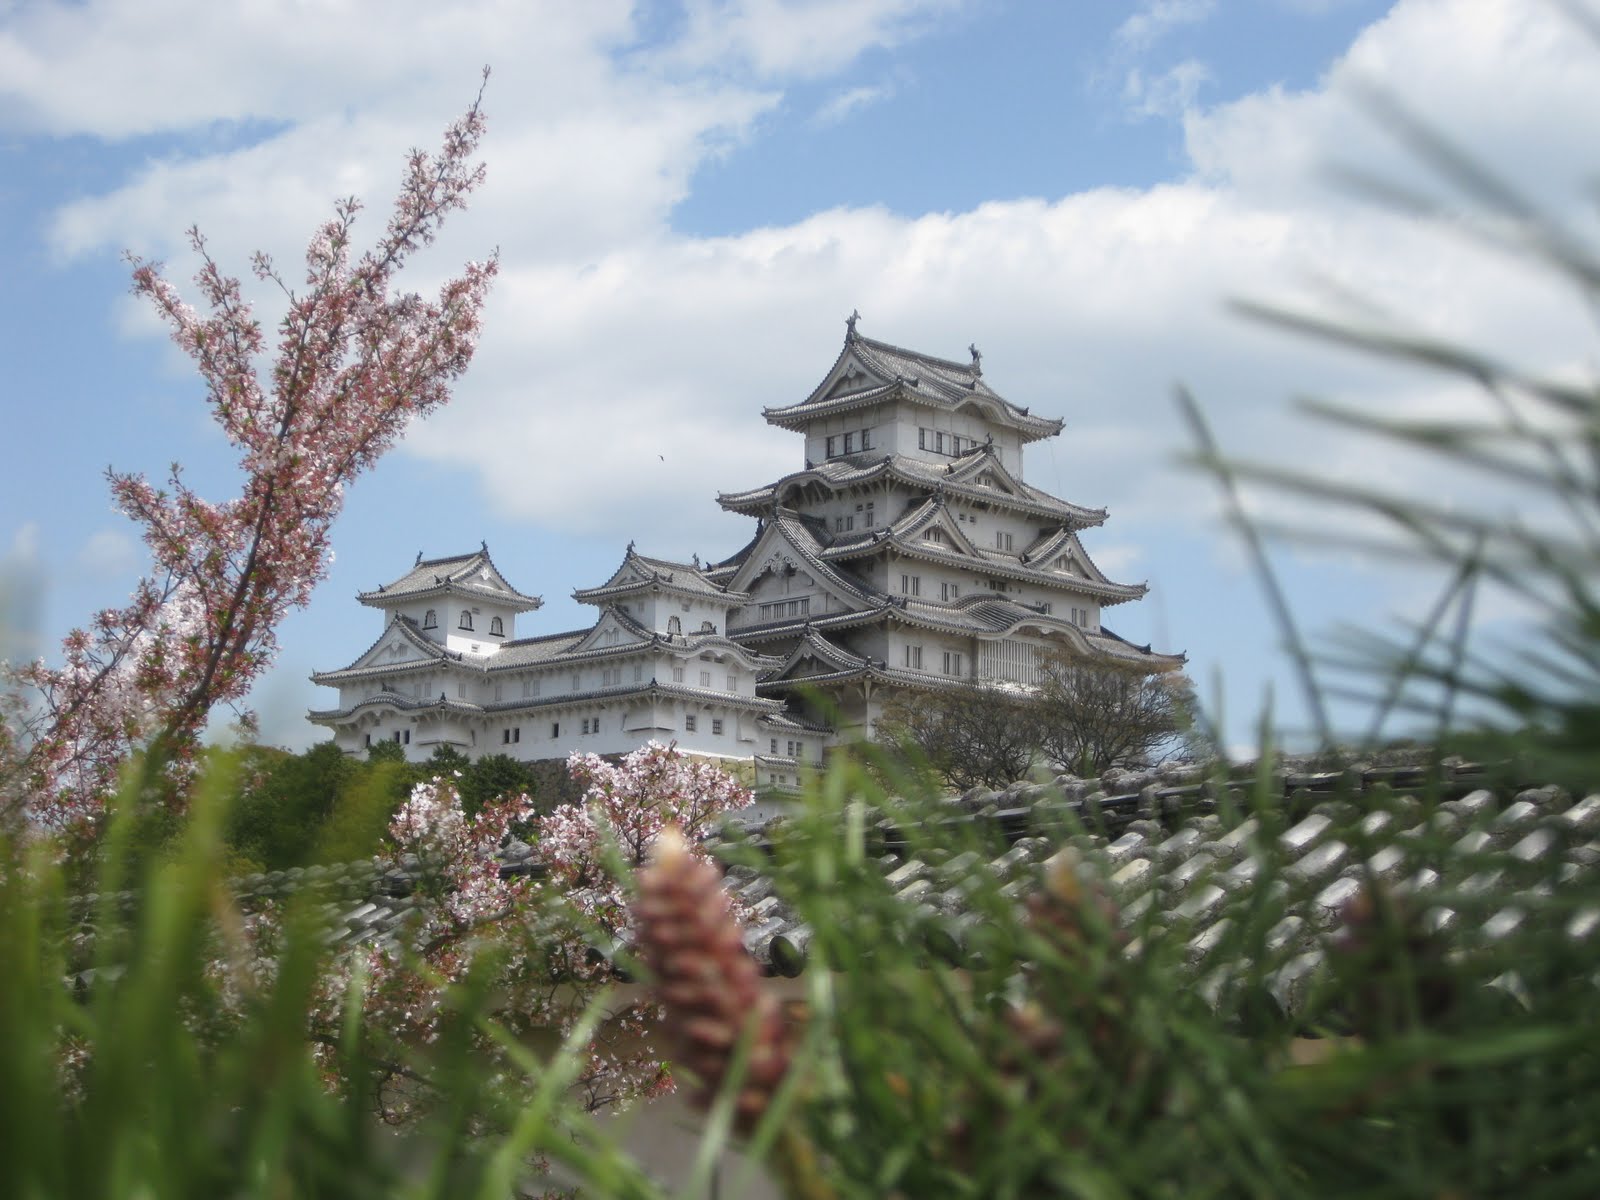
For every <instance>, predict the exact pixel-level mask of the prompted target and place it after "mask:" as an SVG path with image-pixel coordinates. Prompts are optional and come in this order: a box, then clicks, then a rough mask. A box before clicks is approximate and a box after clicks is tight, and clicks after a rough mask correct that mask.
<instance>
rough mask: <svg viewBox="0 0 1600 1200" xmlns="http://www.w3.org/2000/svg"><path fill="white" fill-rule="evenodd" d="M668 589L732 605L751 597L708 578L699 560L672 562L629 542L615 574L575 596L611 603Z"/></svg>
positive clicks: (584, 599)
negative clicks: (647, 592)
mask: <svg viewBox="0 0 1600 1200" xmlns="http://www.w3.org/2000/svg"><path fill="white" fill-rule="evenodd" d="M645 591H668V592H676V593H678V594H679V595H683V596H695V597H699V598H701V599H716V600H726V601H727V602H728V603H729V604H730V605H732V604H740V603H743V602H744V601H745V600H747V599H749V597H748V596H746V595H744V594H743V593H741V592H729V591H727V590H726V589H725V588H723V587H721V586H719V585H718V584H717V583H716V582H714V581H712V580H711V579H709V578H707V576H706V568H704V567H702V566H701V565H700V564H699V563H698V562H694V563H681V562H671V561H669V560H668V559H664V558H648V557H646V556H645V555H643V554H639V553H637V552H636V551H635V550H634V548H633V545H632V543H629V545H628V550H627V553H626V554H624V555H623V556H622V563H621V565H620V566H618V567H617V569H616V570H615V571H613V572H612V573H611V578H610V579H608V580H606V582H604V583H602V584H601V585H600V586H599V587H593V588H579V589H578V590H577V591H575V592H573V593H572V598H573V599H574V600H577V601H579V602H581V603H583V604H610V603H612V602H613V601H616V600H620V599H621V598H622V597H624V596H631V595H633V594H635V593H636V592H645Z"/></svg>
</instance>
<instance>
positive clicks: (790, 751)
mask: <svg viewBox="0 0 1600 1200" xmlns="http://www.w3.org/2000/svg"><path fill="white" fill-rule="evenodd" d="M789 757H790V758H793V757H794V742H792V741H791V742H790V743H789Z"/></svg>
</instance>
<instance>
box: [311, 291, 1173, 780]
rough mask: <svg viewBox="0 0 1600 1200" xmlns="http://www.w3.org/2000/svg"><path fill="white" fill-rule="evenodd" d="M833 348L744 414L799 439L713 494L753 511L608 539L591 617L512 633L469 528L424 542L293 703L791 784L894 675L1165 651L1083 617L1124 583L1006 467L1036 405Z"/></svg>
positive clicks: (517, 600)
mask: <svg viewBox="0 0 1600 1200" xmlns="http://www.w3.org/2000/svg"><path fill="white" fill-rule="evenodd" d="M857 320H859V318H858V317H857V316H856V315H855V314H852V315H851V317H850V319H849V320H848V321H847V322H846V334H845V340H844V347H843V349H841V351H840V352H839V355H838V357H837V358H836V359H835V361H834V363H833V365H832V367H831V368H829V370H828V371H827V373H826V374H825V375H824V376H823V379H822V382H821V383H820V384H818V385H817V387H816V388H815V389H814V390H813V391H812V392H811V394H810V395H809V396H807V397H806V398H805V399H804V400H801V401H800V402H799V403H797V404H792V405H788V406H786V407H781V408H768V409H766V410H765V411H764V412H763V416H765V418H766V420H767V422H768V423H769V424H771V425H775V426H777V427H779V428H781V429H788V430H793V431H794V432H796V433H798V434H801V435H802V436H803V437H804V439H805V452H804V465H803V468H802V469H801V470H798V471H796V472H794V473H793V474H790V475H786V476H784V477H783V478H782V479H779V480H778V481H776V482H775V483H769V484H766V485H764V486H762V487H757V488H752V489H749V490H747V491H740V492H730V493H724V494H723V495H721V496H719V497H718V502H719V503H720V504H721V505H722V507H723V508H725V509H727V510H729V511H731V512H735V513H741V514H744V515H746V516H749V517H752V518H754V519H755V522H756V528H755V533H754V536H753V537H752V538H751V539H750V541H749V542H748V543H747V544H746V545H745V546H744V547H743V548H742V549H740V550H739V551H738V552H737V553H735V554H734V555H732V556H731V557H729V558H727V559H725V560H723V561H721V562H717V563H708V564H701V563H699V562H692V563H681V562H669V561H666V560H663V559H658V558H648V557H646V556H644V555H641V554H639V553H637V552H636V551H635V550H634V548H633V546H632V545H631V544H630V545H629V547H628V549H627V551H626V553H625V554H624V555H623V557H622V561H621V563H620V565H619V566H618V567H617V569H616V571H615V572H614V573H613V574H612V576H611V578H610V579H608V580H606V582H604V583H603V584H601V585H600V586H598V587H592V588H586V589H583V590H580V591H577V592H575V593H574V597H575V598H576V599H578V600H580V601H582V602H584V603H587V604H592V605H594V606H596V607H597V608H598V609H599V616H598V619H597V620H596V621H595V623H594V624H593V625H592V626H590V627H589V628H586V629H582V630H573V631H569V632H564V633H549V634H536V635H533V636H527V635H526V634H525V633H524V634H523V636H519V632H521V631H519V630H518V628H517V618H518V617H519V616H523V615H525V614H529V613H532V612H535V611H537V609H538V608H539V607H540V604H541V603H542V602H541V601H540V600H539V598H538V597H536V596H530V595H525V594H523V593H521V592H519V591H517V590H516V588H514V587H513V586H512V585H511V584H510V583H509V582H508V581H507V580H506V578H505V577H504V576H503V575H502V574H501V573H500V571H499V569H498V568H497V567H496V566H495V564H494V561H493V560H492V559H491V557H490V555H489V551H488V548H487V547H486V546H485V547H483V548H480V549H479V550H476V551H473V552H471V553H467V554H459V555H455V556H451V557H447V558H434V559H424V558H421V557H420V556H419V558H418V559H417V561H416V562H415V563H413V564H412V566H411V569H410V570H409V571H407V572H406V573H405V574H403V575H401V576H400V577H399V578H398V579H396V580H394V581H393V582H392V583H389V584H386V585H384V586H382V587H380V588H378V589H377V590H376V591H371V592H364V593H362V594H361V595H360V596H359V597H358V599H359V600H360V601H361V603H362V604H365V605H368V606H370V607H372V608H376V609H378V610H379V611H380V612H382V614H383V632H382V633H381V635H380V636H379V637H378V639H377V640H376V641H375V642H373V643H372V645H370V646H369V647H368V648H367V650H366V651H365V652H364V653H362V654H361V655H360V656H359V657H358V658H357V659H356V660H355V661H354V662H353V663H351V664H350V665H349V666H347V667H345V668H343V669H341V670H337V671H325V672H318V673H317V674H315V675H313V676H312V679H313V681H315V682H316V683H319V684H323V685H326V686H329V687H335V688H337V689H338V690H339V702H338V706H337V707H336V708H332V709H325V710H320V711H313V712H312V713H311V714H310V719H311V720H312V721H314V722H316V723H317V724H320V725H325V726H327V727H328V728H330V729H332V730H333V732H334V737H335V740H336V741H337V743H338V745H339V746H340V747H341V748H342V749H344V750H346V751H348V752H352V753H355V752H360V751H362V750H363V749H364V748H366V747H369V746H371V745H372V744H373V743H374V742H376V741H380V740H389V741H395V742H398V743H400V745H401V746H402V747H404V748H405V750H406V754H407V756H408V757H410V758H413V759H422V758H426V757H427V756H428V755H429V754H431V753H432V752H433V751H434V749H436V748H437V747H440V746H451V747H453V748H455V749H457V750H459V751H461V752H462V753H464V754H466V755H467V756H468V757H470V758H477V757H479V756H482V755H487V754H509V755H511V756H513V757H516V758H521V759H544V758H558V757H564V756H565V755H567V754H569V753H571V752H572V751H574V750H590V751H594V752H595V753H598V754H612V753H621V752H625V751H628V750H632V749H634V748H636V747H638V746H640V745H643V744H644V743H646V742H649V741H661V742H676V743H677V744H678V746H679V748H680V749H682V750H684V751H687V752H690V753H696V754H705V755H711V756H716V757H719V758H724V759H736V760H743V761H748V762H750V763H751V764H752V765H753V780H754V782H757V783H759V784H762V785H768V784H777V785H780V786H782V785H789V784H793V783H794V782H797V779H798V775H799V773H800V772H801V771H803V770H804V769H805V768H806V767H808V766H813V765H815V764H816V763H818V762H819V761H820V759H821V755H822V753H823V752H824V750H825V749H826V748H827V747H828V746H830V745H833V744H836V743H839V742H848V741H851V740H855V739H857V738H860V737H863V736H870V734H871V732H872V730H873V728H874V725H875V722H876V720H877V718H878V717H879V716H880V715H881V714H882V712H883V709H884V706H885V704H886V702H887V701H889V700H890V699H891V698H892V697H893V696H894V695H895V694H896V693H903V692H904V691H905V690H906V689H913V690H924V691H925V690H930V689H947V688H958V687H972V686H982V685H989V686H1012V687H1026V686H1028V685H1030V684H1032V683H1034V682H1036V681H1037V678H1038V672H1039V664H1040V662H1041V660H1042V658H1043V657H1044V656H1045V655H1046V654H1049V653H1057V652H1062V653H1067V654H1071V655H1076V656H1081V657H1083V658H1086V659H1089V660H1098V661H1103V662H1107V663H1116V664H1120V665H1124V666H1130V667H1135V668H1138V669H1142V670H1148V671H1166V670H1172V669H1175V668H1177V667H1179V666H1181V664H1182V663H1183V661H1184V659H1183V656H1182V655H1173V654H1161V653H1157V652H1154V651H1152V650H1151V649H1150V647H1148V646H1136V645H1133V644H1132V643H1130V642H1128V641H1125V640H1124V639H1122V638H1120V637H1118V636H1117V635H1116V634H1115V633H1113V632H1111V630H1110V629H1108V628H1107V627H1106V626H1105V625H1104V624H1103V623H1102V620H1101V614H1102V612H1103V611H1104V610H1105V609H1107V608H1110V607H1112V606H1114V605H1117V604H1123V603H1126V602H1128V601H1131V600H1137V599H1138V598H1140V597H1141V596H1143V595H1144V594H1145V590H1146V589H1145V586H1144V585H1143V584H1126V583H1115V582H1113V581H1111V580H1110V579H1107V578H1106V576H1105V575H1104V574H1103V573H1102V572H1101V571H1100V569H1099V568H1098V567H1096V566H1095V564H1094V562H1093V560H1092V559H1091V558H1090V557H1089V555H1088V553H1087V552H1086V551H1085V549H1084V547H1083V544H1082V542H1081V540H1080V538H1079V535H1080V533H1081V532H1082V531H1084V530H1086V529H1091V528H1093V527H1095V526H1098V525H1100V524H1101V523H1102V522H1104V521H1105V519H1106V512H1105V510H1104V509H1099V508H1084V507H1082V506H1080V505H1077V504H1073V503H1070V502H1068V501H1066V500H1061V499H1058V498H1056V497H1055V496H1051V495H1049V494H1047V493H1045V492H1042V491H1040V490H1039V489H1038V488H1036V487H1033V486H1031V485H1030V484H1028V483H1026V482H1025V481H1024V478H1023V451H1024V448H1025V447H1026V446H1028V445H1029V444H1030V443H1033V442H1037V441H1039V440H1041V439H1043V438H1050V437H1055V436H1057V435H1058V434H1060V432H1061V428H1062V423H1061V421H1060V420H1057V419H1053V418H1046V417H1040V416H1035V415H1033V414H1032V413H1031V412H1030V411H1029V410H1028V409H1027V408H1021V407H1018V406H1017V405H1014V404H1012V403H1011V402H1010V401H1008V400H1006V399H1004V398H1003V397H1001V396H1000V395H999V394H998V393H997V392H995V391H994V390H993V389H992V388H990V387H989V385H988V384H987V383H986V382H984V378H983V370H982V360H981V356H980V355H979V353H978V350H977V348H976V347H973V348H971V350H970V353H971V360H970V361H969V362H954V361H950V360H947V359H942V358H933V357H930V356H929V355H925V354H920V353H917V352H914V351H911V350H905V349H901V348H900V347H898V346H891V345H889V344H887V343H885V342H879V341H875V340H873V339H871V338H867V337H864V336H862V335H861V334H859V333H857V332H856V322H857Z"/></svg>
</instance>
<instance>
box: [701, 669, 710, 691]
mask: <svg viewBox="0 0 1600 1200" xmlns="http://www.w3.org/2000/svg"><path fill="white" fill-rule="evenodd" d="M700 686H701V687H707V688H708V687H710V686H711V672H710V671H701V672H700Z"/></svg>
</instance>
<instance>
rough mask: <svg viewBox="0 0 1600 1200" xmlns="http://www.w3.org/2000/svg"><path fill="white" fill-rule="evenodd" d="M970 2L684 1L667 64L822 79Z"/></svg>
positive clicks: (928, 0) (869, 0) (694, 68)
mask: <svg viewBox="0 0 1600 1200" xmlns="http://www.w3.org/2000/svg"><path fill="white" fill-rule="evenodd" d="M968 2H969V0H689V3H688V5H687V7H688V18H689V20H688V30H687V32H686V34H685V36H684V37H683V38H682V40H681V41H679V42H678V43H677V44H676V45H675V46H674V47H672V48H671V50H670V52H669V53H668V54H667V55H666V56H665V58H666V61H668V62H669V63H671V64H672V65H674V66H676V67H677V68H679V69H681V70H696V71H699V70H704V69H706V68H708V67H709V68H713V69H715V70H717V71H727V70H730V69H743V70H747V71H749V72H751V73H753V74H755V75H756V76H759V77H764V78H772V77H776V76H784V77H791V78H802V79H804V78H823V77H825V76H828V75H831V74H834V73H835V72H837V71H838V70H839V69H840V68H841V67H842V66H843V65H844V64H845V63H847V62H849V61H851V60H852V59H854V58H855V57H856V55H857V54H858V53H859V51H860V50H861V49H863V48H866V47H876V46H895V45H898V44H900V43H902V42H904V41H906V40H908V39H910V38H913V37H916V36H917V35H918V34H919V33H922V32H925V31H926V30H927V29H928V28H929V27H930V25H932V24H933V23H934V22H936V21H938V20H939V19H941V18H943V17H945V16H947V15H948V14H951V13H954V12H956V11H957V10H959V9H960V8H962V7H964V6H965V5H966V3H968Z"/></svg>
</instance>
